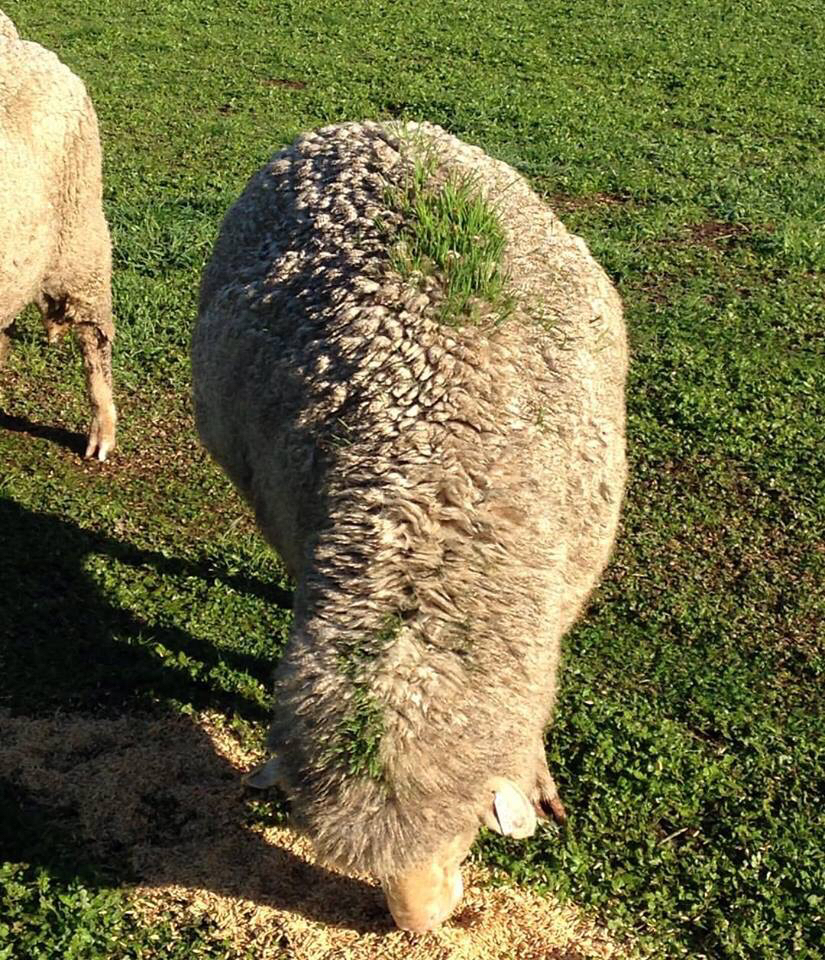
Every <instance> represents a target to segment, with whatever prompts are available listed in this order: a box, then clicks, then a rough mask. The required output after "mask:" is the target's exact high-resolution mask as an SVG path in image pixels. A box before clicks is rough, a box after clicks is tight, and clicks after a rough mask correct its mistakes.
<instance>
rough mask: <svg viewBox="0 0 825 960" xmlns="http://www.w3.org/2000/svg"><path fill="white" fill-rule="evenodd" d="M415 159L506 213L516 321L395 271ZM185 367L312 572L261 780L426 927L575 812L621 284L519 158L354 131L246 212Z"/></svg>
mask: <svg viewBox="0 0 825 960" xmlns="http://www.w3.org/2000/svg"><path fill="white" fill-rule="evenodd" d="M422 155H426V156H428V157H429V158H431V159H430V162H431V163H432V158H434V166H433V170H432V175H431V180H430V184H431V186H430V187H429V189H436V190H437V189H440V187H439V186H438V185H439V184H442V187H441V188H443V184H444V183H445V182H447V180H449V179H450V178H453V180H454V179H455V178H459V182H461V179H462V178H465V179H464V181H463V182H469V183H471V184H472V185H473V189H474V190H477V191H479V192H480V195H481V196H482V197H484V198H486V200H487V201H488V203H489V204H491V205H493V206H494V207H495V209H497V211H498V216H499V218H500V221H501V225H502V228H503V231H504V233H505V238H506V249H505V254H504V267H505V269H506V271H507V273H508V275H509V281H508V282H509V285H510V288H511V291H512V294H513V297H514V302H515V307H514V308H513V309H512V311H511V313H510V315H509V316H506V317H502V316H499V315H496V314H489V315H487V316H484V315H480V316H475V319H472V320H471V319H470V318H469V317H468V318H467V319H466V322H459V323H446V322H444V320H442V319H441V315H440V313H439V311H438V309H437V306H438V303H439V297H440V296H441V294H440V293H439V290H440V289H441V288H440V286H439V284H440V283H441V280H442V279H443V278H440V277H439V275H438V274H437V271H436V272H435V273H434V274H432V275H430V276H427V277H422V276H420V275H417V276H416V275H413V276H412V277H408V278H407V279H403V278H402V277H401V275H400V274H399V273H398V272H396V271H395V269H394V266H393V258H392V256H391V255H390V254H391V250H392V248H393V240H392V238H391V237H389V238H388V233H387V229H388V228H387V224H390V225H392V224H393V223H395V224H396V226H397V222H398V214H397V211H396V212H394V207H393V202H392V197H393V196H398V195H400V194H399V191H402V192H403V191H404V190H407V189H409V184H410V182H411V178H413V177H414V171H415V169H416V163H417V160H416V158H417V157H421V156H422ZM468 176H469V177H470V178H471V179H470V180H469V181H467V180H466V177H468ZM394 235H395V236H398V234H397V233H396V234H394ZM192 362H193V377H194V399H195V409H196V418H197V426H198V430H199V432H200V435H201V438H202V440H203V442H204V444H205V445H206V447H207V449H208V450H209V451H210V452H211V454H212V456H213V457H214V458H215V460H216V461H217V462H218V464H219V465H220V466H221V467H222V468H223V469H224V470H225V471H226V473H227V474H228V476H229V477H230V478H231V480H232V481H233V482H234V483H235V485H236V486H237V487H238V488H239V490H240V491H241V493H242V494H243V496H244V497H245V499H246V500H247V501H248V502H249V503H250V504H251V506H252V507H253V509H254V511H255V514H256V518H257V522H258V524H259V527H260V529H261V531H262V532H263V534H264V536H265V537H266V539H267V540H268V541H269V543H270V544H271V545H272V546H273V547H274V549H275V550H276V551H277V552H278V553H279V554H280V556H281V557H282V558H283V560H284V562H285V564H286V567H287V569H288V570H289V572H290V574H291V575H292V577H294V579H295V581H296V584H297V586H296V594H295V603H294V622H293V625H292V629H291V636H290V641H289V644H288V646H287V649H286V652H285V653H284V656H283V658H282V660H281V662H280V664H279V666H278V668H277V671H276V674H275V708H274V720H273V723H272V727H271V730H270V737H269V747H270V750H271V752H272V754H273V758H272V760H271V761H270V762H269V763H267V764H266V765H265V766H264V767H262V768H261V769H260V770H258V771H257V772H255V773H254V774H253V775H251V776H250V778H249V782H250V783H252V784H253V785H256V786H267V785H269V784H271V783H273V782H277V783H278V784H279V785H280V786H281V787H282V788H283V789H284V791H285V792H286V794H287V795H288V797H289V798H290V800H291V804H292V811H293V815H294V817H295V819H296V822H297V824H298V825H299V826H300V827H302V828H303V829H304V830H305V831H306V832H307V833H308V834H309V835H310V836H311V838H312V839H313V841H314V844H315V847H316V849H317V852H318V855H319V857H320V858H321V859H322V860H324V861H326V862H329V863H331V864H333V865H337V866H339V867H341V868H343V869H348V870H360V871H370V872H372V873H373V874H374V875H376V876H377V877H378V878H380V879H381V881H382V884H383V886H384V890H385V893H386V895H387V899H388V902H389V906H390V910H391V912H392V914H393V916H394V918H395V920H396V923H397V924H398V925H399V926H401V927H403V928H406V929H410V930H414V931H423V930H426V929H430V928H432V927H434V926H437V925H438V924H439V923H440V922H442V921H443V920H444V919H445V918H446V917H447V916H448V915H449V914H450V912H451V911H452V910H453V908H454V907H455V905H456V903H457V902H458V900H459V899H460V897H461V893H462V887H461V875H460V870H459V864H460V862H461V860H462V859H463V858H464V857H465V856H466V854H467V852H468V850H469V848H470V845H471V843H472V841H473V839H474V837H475V836H476V834H477V831H478V829H479V826H480V825H481V824H486V825H487V826H489V827H491V828H492V829H495V830H498V831H499V832H501V833H505V834H508V835H511V836H516V837H523V836H527V835H529V834H531V833H532V832H533V830H534V829H535V826H536V811H538V812H546V811H548V809H553V810H555V812H561V806H560V802H559V799H558V795H557V792H556V789H555V785H554V784H553V780H552V778H551V776H550V774H549V771H548V769H547V764H546V760H545V754H544V746H543V742H544V731H545V728H546V725H547V724H548V722H549V719H550V714H551V709H552V705H553V698H554V693H555V687H556V671H557V665H558V660H559V647H560V639H561V637H562V635H563V634H564V632H565V631H566V630H567V629H568V628H569V627H570V625H571V624H572V623H573V621H574V620H575V619H576V617H577V615H578V614H579V612H580V610H581V609H582V606H583V605H584V603H585V600H586V598H587V596H588V594H589V592H590V590H591V589H592V588H593V586H594V583H595V581H596V580H597V578H598V576H599V575H600V573H601V571H602V569H603V568H604V566H605V563H606V562H607V559H608V555H609V552H610V549H611V544H612V542H613V539H614V536H615V531H616V525H617V521H618V514H619V507H620V502H621V499H622V494H623V488H624V482H625V459H624V382H625V374H626V366H627V349H626V343H625V332H624V326H623V321H622V311H621V305H620V302H619V298H618V296H617V294H616V292H615V290H614V289H613V287H612V286H611V284H610V282H609V281H608V279H607V277H606V276H605V274H604V273H603V271H602V270H601V269H600V268H599V267H598V266H597V264H596V263H595V262H594V260H593V259H592V257H591V256H590V254H589V252H588V250H587V247H586V246H585V244H584V242H583V241H582V240H581V239H579V238H578V237H574V236H571V235H570V234H568V233H567V231H566V230H565V229H564V227H563V226H562V224H561V223H560V222H559V221H558V220H557V219H556V217H555V216H554V215H553V213H552V212H551V211H550V210H549V209H548V207H547V206H546V205H545V204H544V203H543V202H542V201H541V200H540V199H539V198H538V197H537V196H536V195H535V194H534V193H533V192H532V191H531V190H530V188H529V187H528V185H527V184H526V182H525V181H524V180H523V179H522V177H520V176H519V175H518V174H517V173H516V172H515V171H514V170H513V169H512V168H510V167H509V166H507V165H506V164H504V163H501V162H498V161H496V160H493V159H492V158H490V157H489V156H487V155H485V154H484V153H483V151H481V150H480V149H478V148H476V147H471V146H468V145H466V144H464V143H462V142H461V141H459V140H457V139H456V138H454V137H452V136H450V135H448V134H446V133H445V132H444V131H443V130H441V129H440V128H439V127H436V126H432V125H429V124H421V125H414V124H410V125H406V126H403V127H402V126H400V125H393V124H383V125H382V124H379V123H372V122H366V123H362V124H357V123H348V124H343V125H340V126H330V127H325V128H323V129H320V130H318V131H316V132H313V133H309V134H306V135H303V136H301V137H299V138H298V139H297V140H296V141H295V143H294V144H293V145H292V146H290V147H288V148H286V149H284V150H282V151H280V152H279V153H277V154H275V155H274V156H273V157H272V158H271V159H270V161H269V162H268V163H267V164H266V165H265V166H264V167H263V168H262V169H261V170H260V171H259V172H258V173H257V174H256V175H255V176H254V177H253V178H252V179H251V180H250V182H249V184H248V185H247V187H246V189H245V190H244V192H243V194H242V195H241V197H240V198H239V199H238V201H237V202H236V203H235V204H234V205H233V206H232V207H231V208H230V210H229V212H228V213H227V215H226V217H225V219H224V221H223V225H222V227H221V230H220V235H219V237H218V240H217V242H216V245H215V249H214V252H213V254H212V257H211V259H210V261H209V262H208V264H207V266H206V268H205V270H204V273H203V277H202V281H201V296H200V311H199V318H198V323H197V326H196V329H195V331H194V336H193V344H192Z"/></svg>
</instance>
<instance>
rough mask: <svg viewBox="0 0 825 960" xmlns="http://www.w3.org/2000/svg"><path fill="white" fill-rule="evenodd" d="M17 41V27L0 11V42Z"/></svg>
mask: <svg viewBox="0 0 825 960" xmlns="http://www.w3.org/2000/svg"><path fill="white" fill-rule="evenodd" d="M2 39H6V40H17V39H18V36H17V27H15V25H14V24H13V23H12V22H11V20H9V18H8V17H7V16H6V15H5V13H3V11H2V10H0V40H2Z"/></svg>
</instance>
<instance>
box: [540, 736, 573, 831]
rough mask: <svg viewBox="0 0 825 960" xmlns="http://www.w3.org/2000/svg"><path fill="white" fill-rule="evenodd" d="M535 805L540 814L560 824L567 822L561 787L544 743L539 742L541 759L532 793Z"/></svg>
mask: <svg viewBox="0 0 825 960" xmlns="http://www.w3.org/2000/svg"><path fill="white" fill-rule="evenodd" d="M531 799H532V801H533V806H534V807H535V808H536V812H537V813H538V814H539V816H542V817H547V818H548V819H549V818H550V817H552V818H553V820H555V821H556V823H558V824H562V823H566V822H567V811H566V810H565V809H564V804H563V803H562V802H561V797H560V796H559V788H558V787H557V786H556V781H555V780H554V779H553V776H552V774H551V773H550V768H549V767H548V766H547V755H546V754H545V752H544V744H543V743H542V742H539V760H538V771H537V773H536V785H535V788H534V790H533V795H532V798H531Z"/></svg>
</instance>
